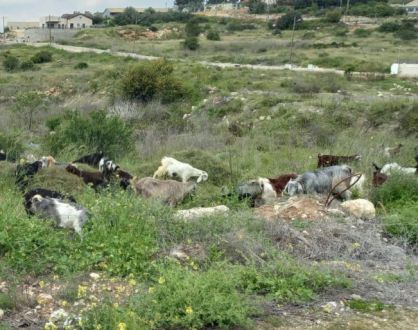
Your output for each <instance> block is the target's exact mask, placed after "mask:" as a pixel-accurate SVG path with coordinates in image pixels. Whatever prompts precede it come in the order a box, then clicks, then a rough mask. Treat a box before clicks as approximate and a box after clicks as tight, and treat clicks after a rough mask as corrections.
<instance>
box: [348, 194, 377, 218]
mask: <svg viewBox="0 0 418 330" xmlns="http://www.w3.org/2000/svg"><path fill="white" fill-rule="evenodd" d="M341 208H342V209H343V210H344V211H345V212H347V213H348V214H350V215H352V216H354V217H356V218H361V219H367V220H371V219H374V218H375V217H376V209H375V207H374V205H373V203H372V202H370V201H368V200H367V199H353V200H351V201H346V202H344V203H342V204H341Z"/></svg>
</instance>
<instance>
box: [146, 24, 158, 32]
mask: <svg viewBox="0 0 418 330" xmlns="http://www.w3.org/2000/svg"><path fill="white" fill-rule="evenodd" d="M148 30H150V31H151V32H157V31H158V28H157V27H156V26H154V25H151V26H150V27H149V28H148Z"/></svg>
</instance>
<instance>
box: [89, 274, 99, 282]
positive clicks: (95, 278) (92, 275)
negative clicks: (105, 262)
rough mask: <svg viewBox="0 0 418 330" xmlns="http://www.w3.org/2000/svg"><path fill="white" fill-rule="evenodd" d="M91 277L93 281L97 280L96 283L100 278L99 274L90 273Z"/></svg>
mask: <svg viewBox="0 0 418 330" xmlns="http://www.w3.org/2000/svg"><path fill="white" fill-rule="evenodd" d="M89 276H90V278H91V279H92V280H95V281H97V280H98V279H99V278H100V275H99V274H97V273H90V275H89Z"/></svg>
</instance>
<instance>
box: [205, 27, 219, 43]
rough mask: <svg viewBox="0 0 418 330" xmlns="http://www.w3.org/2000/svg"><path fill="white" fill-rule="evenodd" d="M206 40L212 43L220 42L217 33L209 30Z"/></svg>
mask: <svg viewBox="0 0 418 330" xmlns="http://www.w3.org/2000/svg"><path fill="white" fill-rule="evenodd" d="M206 39H208V40H212V41H219V40H221V36H220V35H219V32H218V31H215V30H209V32H208V34H207V35H206Z"/></svg>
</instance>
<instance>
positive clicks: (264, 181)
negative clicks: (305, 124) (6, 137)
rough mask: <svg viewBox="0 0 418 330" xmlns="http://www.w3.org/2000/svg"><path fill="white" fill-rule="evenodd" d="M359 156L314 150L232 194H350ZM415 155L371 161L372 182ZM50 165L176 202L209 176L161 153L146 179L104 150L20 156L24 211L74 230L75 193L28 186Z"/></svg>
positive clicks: (77, 216) (256, 202)
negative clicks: (294, 165)
mask: <svg viewBox="0 0 418 330" xmlns="http://www.w3.org/2000/svg"><path fill="white" fill-rule="evenodd" d="M401 146H402V145H398V146H397V147H394V148H386V149H385V155H388V156H394V155H396V154H397V153H399V150H400V148H401ZM359 160H361V156H360V155H353V156H334V155H321V154H319V155H318V169H317V170H316V171H310V172H305V173H303V174H300V175H298V174H297V173H287V174H283V175H280V176H278V177H276V178H258V179H256V180H251V181H248V182H244V183H241V184H239V185H238V186H237V187H236V191H235V193H236V195H237V196H238V198H239V199H240V200H243V199H248V201H249V203H250V205H251V206H252V207H257V206H260V205H263V204H266V203H268V202H271V201H273V200H275V199H277V198H278V197H280V196H282V195H283V193H285V194H287V195H289V196H293V195H297V194H329V195H331V194H333V195H335V196H337V197H338V198H340V199H350V197H351V194H352V191H353V190H354V189H356V190H358V191H359V192H360V193H363V192H364V185H365V182H366V178H365V176H364V174H361V173H354V172H353V171H352V169H351V167H349V166H348V165H345V164H346V163H349V162H353V161H359ZM415 160H416V163H417V165H416V167H402V166H400V165H398V164H397V163H389V164H385V165H384V166H382V167H379V166H378V165H376V164H375V163H373V166H374V172H373V179H372V184H373V186H380V185H382V184H383V183H384V182H385V181H386V180H387V179H388V176H390V174H391V173H392V172H394V171H397V172H403V173H407V174H418V154H417V155H416V157H415ZM0 161H7V155H6V153H5V152H4V151H3V150H1V151H0ZM77 164H86V165H89V166H91V167H94V168H96V169H98V171H97V170H96V171H86V170H83V169H80V168H79V166H78V165H77ZM53 166H61V167H63V168H65V170H66V171H67V172H68V173H70V174H72V175H75V176H78V177H79V178H80V179H81V180H82V181H83V182H84V183H85V184H87V185H89V186H91V187H92V188H93V189H95V190H96V191H100V189H102V188H105V187H107V186H109V185H110V184H114V183H116V184H118V185H120V187H121V188H122V189H124V190H127V189H128V188H129V189H133V191H134V192H135V193H136V194H137V195H139V196H142V197H145V198H155V199H157V200H159V201H161V202H162V203H164V204H168V205H170V206H175V205H177V204H179V203H181V202H182V201H183V200H184V198H185V197H186V196H188V195H190V194H191V193H192V192H193V191H194V190H195V188H196V185H197V184H198V183H201V182H204V181H207V180H208V178H209V175H208V173H207V172H205V171H203V170H200V169H197V168H195V167H193V166H191V165H190V164H187V163H184V162H180V161H178V160H176V159H174V158H171V157H163V158H162V160H161V165H160V166H159V167H158V169H157V170H156V171H155V173H154V175H153V177H145V178H138V177H135V176H133V175H131V174H130V173H128V172H127V171H124V170H122V169H121V168H120V166H118V165H116V164H115V163H114V162H113V161H112V160H110V159H109V158H107V157H106V156H105V155H104V153H103V152H98V153H94V154H90V155H86V156H83V157H81V158H79V159H77V160H75V161H73V162H72V163H59V162H57V161H56V160H55V159H54V158H53V157H52V156H47V157H42V158H40V159H39V160H34V161H33V162H28V161H21V163H20V164H18V165H17V166H16V173H15V176H16V179H15V180H16V185H17V186H18V188H19V189H20V190H21V191H22V193H24V196H23V198H24V207H25V210H26V212H27V214H28V215H29V216H31V215H35V214H36V215H37V216H38V217H40V218H44V219H52V220H54V221H55V224H56V226H57V227H61V228H72V229H73V230H74V231H75V232H76V233H78V234H81V231H82V227H83V225H84V224H85V223H86V222H87V221H88V219H89V217H90V215H89V212H88V210H87V209H85V208H84V207H82V206H80V205H79V204H77V202H76V200H75V198H74V197H72V196H70V195H67V194H64V193H61V192H58V191H53V190H48V189H43V188H35V189H30V190H28V186H29V183H30V182H31V180H32V179H33V178H34V176H35V175H36V174H37V173H38V172H39V171H40V170H41V169H43V168H50V167H53ZM193 178H194V179H196V182H195V181H194V180H191V179H193ZM225 194H227V193H225ZM228 195H231V194H228ZM217 208H219V207H214V208H206V209H207V211H210V210H209V209H213V210H214V211H216V210H217ZM201 209H205V208H201ZM183 211H187V210H183ZM190 211H191V210H190Z"/></svg>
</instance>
